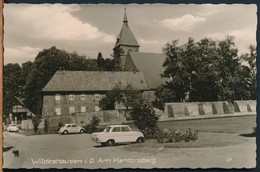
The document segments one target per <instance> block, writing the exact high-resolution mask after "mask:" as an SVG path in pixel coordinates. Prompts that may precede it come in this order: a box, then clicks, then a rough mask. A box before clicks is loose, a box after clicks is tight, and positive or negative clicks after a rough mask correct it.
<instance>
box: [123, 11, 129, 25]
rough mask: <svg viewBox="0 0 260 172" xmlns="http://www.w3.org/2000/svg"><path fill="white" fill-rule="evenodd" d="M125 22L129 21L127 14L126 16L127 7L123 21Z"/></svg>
mask: <svg viewBox="0 0 260 172" xmlns="http://www.w3.org/2000/svg"><path fill="white" fill-rule="evenodd" d="M123 22H124V23H127V22H128V21H127V16H126V8H125V15H124V21H123Z"/></svg>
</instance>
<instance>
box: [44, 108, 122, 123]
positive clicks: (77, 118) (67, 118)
mask: <svg viewBox="0 0 260 172" xmlns="http://www.w3.org/2000/svg"><path fill="white" fill-rule="evenodd" d="M93 116H97V117H98V118H99V119H100V123H101V124H102V123H105V124H117V123H122V122H125V121H126V119H125V115H124V114H123V113H120V112H119V111H117V110H111V111H99V112H90V113H78V114H77V113H76V114H73V115H59V116H57V115H55V116H45V118H46V119H47V120H48V121H49V125H50V127H57V126H58V124H59V123H63V124H66V123H74V124H78V125H80V126H85V125H87V124H89V123H90V122H91V120H92V118H93Z"/></svg>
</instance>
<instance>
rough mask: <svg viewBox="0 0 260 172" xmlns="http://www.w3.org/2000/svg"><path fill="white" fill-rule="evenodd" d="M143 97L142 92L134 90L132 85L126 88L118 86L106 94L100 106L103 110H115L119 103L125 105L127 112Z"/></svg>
mask: <svg viewBox="0 0 260 172" xmlns="http://www.w3.org/2000/svg"><path fill="white" fill-rule="evenodd" d="M141 97H142V94H141V92H140V91H138V90H136V89H134V88H133V87H132V86H131V85H127V86H126V87H122V86H120V85H116V86H115V87H114V88H113V89H112V90H111V91H108V92H107V93H106V95H105V97H104V98H103V99H102V100H101V101H100V102H99V106H100V107H101V108H102V109H103V110H114V109H115V105H116V103H117V104H121V105H123V106H124V107H125V108H126V111H127V110H128V109H129V107H131V105H133V104H134V102H135V101H139V100H140V99H141Z"/></svg>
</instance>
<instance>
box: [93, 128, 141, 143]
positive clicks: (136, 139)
mask: <svg viewBox="0 0 260 172" xmlns="http://www.w3.org/2000/svg"><path fill="white" fill-rule="evenodd" d="M92 140H93V141H95V142H97V143H101V145H102V146H105V145H107V146H113V145H115V144H117V143H141V142H144V135H143V133H141V132H140V131H132V129H131V128H130V127H129V126H128V125H109V126H107V127H106V128H105V129H104V131H103V132H99V133H92Z"/></svg>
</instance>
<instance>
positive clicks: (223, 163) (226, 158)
mask: <svg viewBox="0 0 260 172" xmlns="http://www.w3.org/2000/svg"><path fill="white" fill-rule="evenodd" d="M127 146H129V145H120V146H113V147H101V146H99V145H98V144H96V143H94V142H93V141H92V140H91V135H89V134H76V135H58V134H53V135H34V136H24V135H20V134H17V133H7V132H4V143H3V147H4V153H3V158H4V164H3V168H88V169H93V168H185V167H186V168H198V167H200V168H213V167H216V168H233V167H234V168H253V167H255V165H256V162H255V159H256V153H255V151H256V144H255V137H254V138H247V141H246V142H244V143H241V144H237V145H231V146H225V147H212V148H163V147H162V148H157V149H158V150H156V151H151V152H149V151H148V152H138V151H128V150H127V149H125V147H127ZM13 150H19V152H20V156H18V157H14V155H13V153H12V152H13Z"/></svg>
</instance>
